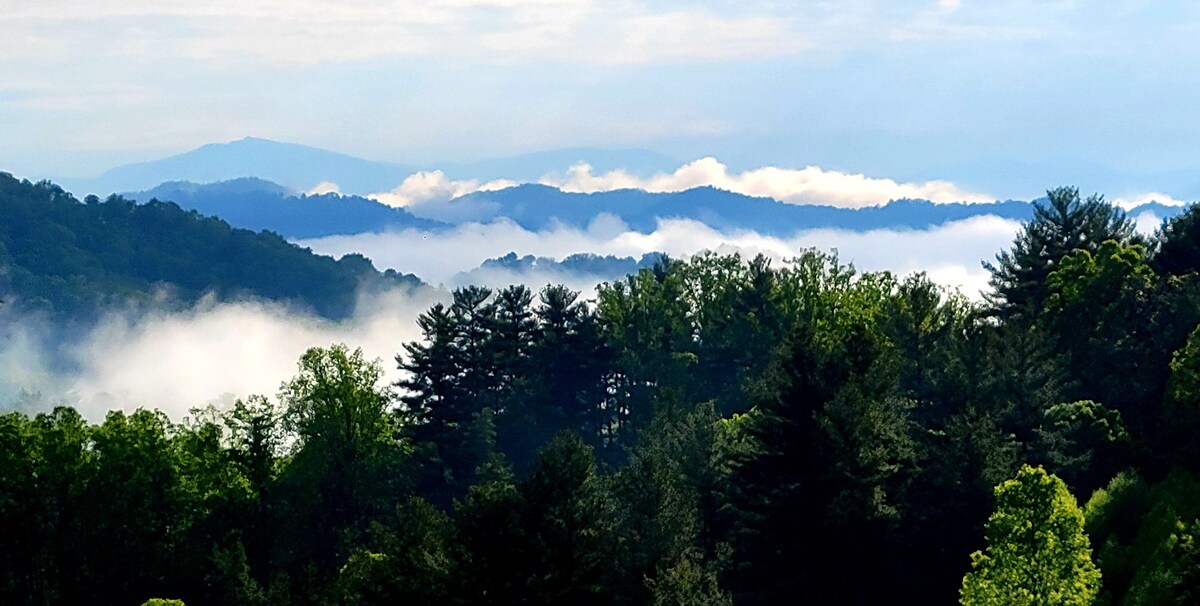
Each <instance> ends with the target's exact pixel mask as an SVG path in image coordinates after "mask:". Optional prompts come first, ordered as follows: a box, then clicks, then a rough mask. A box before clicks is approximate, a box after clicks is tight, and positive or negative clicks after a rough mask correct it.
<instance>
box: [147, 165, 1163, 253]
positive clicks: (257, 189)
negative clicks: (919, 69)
mask: <svg viewBox="0 0 1200 606" xmlns="http://www.w3.org/2000/svg"><path fill="white" fill-rule="evenodd" d="M128 197H130V198H132V199H135V200H138V201H141V202H147V201H149V200H151V199H158V200H163V201H171V202H175V203H176V204H178V205H180V206H181V207H183V208H186V209H191V210H196V211H197V212H200V213H202V214H206V215H216V216H218V217H221V218H222V219H224V220H226V221H228V222H229V223H230V224H231V225H234V226H237V227H242V228H246V229H252V230H256V231H258V230H264V229H267V230H270V231H274V232H276V233H279V234H280V235H283V236H285V237H289V238H293V239H311V238H320V237H324V236H333V235H350V234H356V233H365V232H384V231H389V230H400V229H420V230H427V231H436V230H441V229H446V228H449V227H450V226H451V225H454V224H462V223H467V222H488V221H492V220H497V219H501V218H504V219H507V220H510V221H513V222H514V223H516V224H518V225H520V226H521V227H523V228H525V229H527V230H530V231H541V230H545V229H551V228H554V227H556V226H567V227H573V228H577V229H586V228H587V227H588V226H589V225H590V224H591V223H592V222H593V221H594V220H595V219H596V218H597V217H600V216H602V215H609V216H612V217H615V218H617V219H619V220H620V221H622V222H623V223H624V224H626V225H627V226H628V227H629V229H632V230H636V231H638V232H641V233H649V232H652V231H654V229H656V228H657V226H658V222H659V221H660V220H663V219H690V220H695V221H699V222H701V223H704V224H705V225H708V226H709V227H712V228H713V229H716V230H718V231H726V232H728V231H738V230H747V231H755V232H758V233H762V234H767V235H774V236H791V235H793V234H795V233H796V232H797V231H801V230H809V229H842V230H849V231H870V230H877V229H929V228H932V227H936V226H939V225H944V224H946V223H950V222H953V221H961V220H964V219H970V218H973V217H981V216H994V217H1000V218H1003V219H1010V220H1016V221H1025V220H1028V219H1029V218H1030V217H1031V216H1032V212H1033V206H1032V204H1031V203H1029V202H1023V201H1016V200H1007V201H1003V202H995V203H982V204H963V203H953V204H935V203H932V202H929V201H926V200H893V201H890V202H888V203H887V204H883V205H881V206H872V207H866V208H858V209H851V208H839V207H834V206H820V205H798V204H786V203H783V202H779V201H777V200H773V199H770V198H758V197H753V196H746V195H743V194H738V193H733V192H729V191H724V190H720V189H716V188H713V187H698V188H695V189H690V190H687V191H682V192H672V193H650V192H645V191H641V190H616V191H609V192H600V193H592V194H580V193H569V192H563V191H561V190H559V189H557V188H554V187H549V186H546V185H535V184H528V185H519V186H516V187H511V188H508V189H503V190H499V191H489V192H478V193H474V194H469V195H467V196H462V197H460V198H456V199H454V200H450V201H448V202H432V203H425V204H420V205H416V206H412V207H408V208H407V209H405V208H394V207H391V206H387V205H385V204H382V203H380V202H378V201H376V200H373V199H370V198H364V197H361V196H345V195H337V194H324V195H314V196H306V195H296V194H295V193H293V192H292V191H291V190H289V189H288V188H286V187H283V186H280V185H278V184H275V183H272V182H270V181H266V180H263V179H255V178H243V179H235V180H231V181H222V182H217V183H209V184H195V183H190V182H169V183H164V184H162V185H160V186H158V187H156V188H154V189H151V190H147V191H144V192H137V193H132V194H128ZM1181 210H1182V208H1181V207H1178V206H1165V205H1162V204H1157V203H1149V204H1145V205H1142V206H1139V207H1137V208H1136V209H1133V210H1131V211H1130V212H1129V215H1130V216H1133V217H1136V216H1139V215H1141V214H1142V213H1144V212H1150V213H1153V214H1154V216H1156V217H1157V218H1158V219H1160V220H1161V219H1165V218H1167V217H1170V216H1174V215H1175V214H1177V213H1179V212H1180V211H1181Z"/></svg>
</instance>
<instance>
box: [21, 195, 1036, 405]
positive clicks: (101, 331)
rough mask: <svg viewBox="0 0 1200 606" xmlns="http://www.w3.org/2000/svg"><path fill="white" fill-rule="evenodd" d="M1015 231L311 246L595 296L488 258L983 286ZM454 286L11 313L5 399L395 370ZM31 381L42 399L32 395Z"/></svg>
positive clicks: (491, 232) (361, 241)
mask: <svg viewBox="0 0 1200 606" xmlns="http://www.w3.org/2000/svg"><path fill="white" fill-rule="evenodd" d="M1018 229H1019V225H1018V224H1017V223H1016V222H1013V221H1007V220H1003V219H999V218H996V217H991V216H984V217H976V218H972V219H969V220H965V221H960V222H957V223H950V224H947V225H943V226H941V227H938V228H934V229H930V230H921V231H916V230H912V231H910V230H877V231H869V232H848V231H843V230H834V229H820V230H807V231H801V232H797V233H796V234H795V235H793V236H791V237H787V238H777V237H770V236H764V235H761V234H758V233H754V232H747V231H741V232H731V233H722V232H719V231H717V230H714V229H712V228H711V227H709V226H707V225H704V224H703V223H699V222H696V221H691V220H666V221H662V222H660V223H659V225H658V228H657V229H656V230H654V231H653V232H651V233H638V232H634V231H631V230H629V229H628V228H627V226H626V225H624V224H623V223H622V222H621V221H620V220H618V219H615V218H613V217H611V216H603V217H600V218H597V219H596V220H595V221H593V222H592V223H591V224H590V225H589V226H588V228H587V229H576V228H571V227H565V226H559V227H556V228H553V229H549V230H545V231H541V232H532V231H528V230H525V229H523V228H521V227H520V226H518V225H516V224H514V223H512V222H510V221H507V220H501V221H496V222H493V223H488V224H467V225H461V226H458V227H456V228H454V229H450V230H445V231H441V232H423V231H418V230H408V231H402V232H395V233H382V234H360V235H356V236H345V237H341V236H339V237H331V238H322V239H318V240H310V241H306V242H302V243H301V244H302V245H305V246H310V247H312V248H313V249H314V250H315V251H317V252H321V253H331V254H342V253H345V252H351V251H357V252H362V253H364V254H366V255H367V256H369V257H371V258H372V259H374V260H375V262H376V265H377V266H379V267H381V268H382V267H393V268H396V269H398V270H402V271H405V272H413V273H416V274H418V275H419V276H421V277H422V278H424V279H425V280H427V281H431V282H433V283H435V284H436V283H442V284H445V285H446V286H455V285H459V284H462V283H465V282H468V281H469V282H472V283H482V284H485V285H490V286H496V287H500V286H505V285H508V284H512V283H517V282H523V283H525V284H528V285H529V286H530V287H531V288H534V289H537V288H539V287H540V286H542V285H545V284H546V283H564V284H567V285H568V286H570V287H572V288H575V289H577V290H582V291H584V292H585V296H588V297H590V296H593V295H594V292H595V282H596V277H595V276H591V275H574V274H570V273H569V272H564V271H561V269H556V268H553V267H551V268H549V269H546V270H535V271H533V272H513V271H511V270H507V269H503V268H490V269H480V267H479V266H480V264H481V262H482V261H484V260H485V259H487V258H493V257H496V256H499V255H502V254H504V253H506V252H508V251H516V252H517V254H519V255H525V254H532V255H537V256H544V257H554V258H559V259H561V258H563V257H566V256H568V255H570V254H573V253H578V252H592V253H595V254H599V255H616V256H620V257H626V256H632V257H640V256H641V255H642V254H644V253H647V252H656V251H662V252H666V253H668V254H670V255H672V256H675V257H687V256H689V255H692V254H695V253H697V252H700V251H703V250H712V251H716V252H722V253H728V252H739V253H742V254H743V255H754V254H758V253H763V254H766V255H768V256H770V257H773V258H775V259H780V260H782V259H785V258H788V257H793V256H795V255H796V254H797V253H798V252H800V251H802V250H804V249H807V248H816V249H818V250H826V251H828V250H831V249H836V250H837V252H838V254H839V257H840V258H841V259H842V260H843V261H845V262H852V263H854V265H855V266H856V267H858V268H859V269H862V270H885V269H886V270H891V271H893V272H895V273H897V274H900V275H905V274H908V273H911V272H914V271H925V272H927V273H928V274H929V276H930V277H931V278H932V279H934V280H935V281H937V282H939V283H942V284H946V285H949V286H953V287H957V288H960V289H962V290H963V292H965V293H967V294H968V295H971V294H974V295H975V296H977V295H978V292H979V291H980V290H981V289H982V288H984V287H985V286H986V281H987V273H986V272H985V271H984V270H983V269H982V268H981V267H980V261H981V260H983V259H987V258H991V256H992V255H994V254H995V253H996V252H997V251H999V250H1001V249H1002V248H1004V247H1005V246H1007V245H1008V244H1009V243H1010V242H1011V240H1012V238H1013V236H1014V235H1015V233H1016V232H1017V230H1018ZM446 296H447V292H446V290H443V289H426V290H423V291H420V292H418V293H416V294H408V293H401V292H399V291H396V292H389V293H384V294H376V295H364V296H362V297H361V298H360V301H359V305H358V310H357V313H356V314H355V316H354V317H352V318H350V319H348V320H345V321H341V322H332V321H329V320H324V319H320V318H316V317H313V316H312V315H310V314H307V313H304V312H300V311H297V310H295V309H291V308H289V307H286V306H283V305H279V304H274V303H265V302H237V303H216V302H213V301H205V302H202V303H200V304H198V305H197V306H195V307H194V308H192V309H190V310H187V311H183V312H179V311H172V312H167V311H158V312H150V313H140V314H137V315H131V314H127V313H113V314H111V315H109V316H108V317H107V318H106V319H104V320H103V321H101V322H100V323H99V325H98V326H97V327H96V328H94V329H92V330H90V331H87V332H85V333H83V334H81V335H79V336H73V338H72V339H71V341H70V342H68V343H65V344H64V343H61V342H56V343H54V344H49V343H50V342H49V341H47V340H46V339H45V338H43V337H41V336H40V335H39V334H38V333H37V331H36V330H34V329H31V328H28V327H29V326H34V325H36V324H35V323H32V322H20V321H14V320H17V319H14V318H7V319H6V320H5V321H3V322H0V326H4V327H6V332H5V333H4V334H0V407H10V406H12V405H14V402H18V401H20V400H22V399H23V400H24V402H25V403H24V405H25V406H26V407H30V408H33V409H44V408H47V407H49V406H51V405H53V404H55V403H58V402H67V403H70V404H72V405H75V406H77V407H78V408H79V409H80V410H81V411H82V412H83V413H84V414H85V415H86V416H88V417H89V418H92V419H100V418H102V417H103V415H104V413H105V412H106V411H108V410H111V409H126V410H128V409H132V408H135V407H139V406H146V407H155V408H160V409H162V410H164V411H166V412H167V413H168V414H169V415H171V417H172V418H175V419H178V418H180V417H182V416H184V415H185V414H187V412H188V411H189V410H190V409H192V408H194V407H198V406H204V405H206V404H209V403H217V404H218V405H228V404H229V403H231V402H232V401H233V400H234V399H235V398H243V397H246V396H248V395H251V394H266V395H274V394H275V393H277V391H278V389H279V386H280V384H281V383H282V382H283V381H285V380H287V379H289V378H291V377H292V376H294V375H295V373H296V362H297V360H298V359H299V357H300V355H301V354H302V353H303V352H304V351H305V350H306V349H307V348H309V347H313V346H328V345H330V344H332V343H339V342H340V343H346V344H348V345H350V346H351V347H362V348H363V350H364V352H365V353H366V355H367V356H368V357H370V358H379V359H381V360H382V362H383V368H384V370H385V371H386V372H387V373H388V380H394V379H396V378H398V371H397V369H396V367H395V363H394V361H393V358H394V356H395V355H396V354H397V353H398V352H400V351H401V348H402V345H403V344H404V343H406V342H409V341H413V340H416V339H419V337H420V334H419V330H418V328H417V326H416V322H415V319H416V317H417V315H418V314H420V313H421V312H423V311H425V310H426V309H428V307H429V306H430V305H431V304H432V303H433V302H434V301H437V300H444V299H445V297H446ZM23 391H24V392H28V393H30V394H36V397H30V396H24V397H23V396H22V395H21V393H22V392H23Z"/></svg>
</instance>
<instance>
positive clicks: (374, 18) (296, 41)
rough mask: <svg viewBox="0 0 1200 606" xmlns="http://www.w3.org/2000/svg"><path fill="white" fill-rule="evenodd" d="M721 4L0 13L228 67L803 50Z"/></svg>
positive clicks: (26, 27) (482, 2)
mask: <svg viewBox="0 0 1200 606" xmlns="http://www.w3.org/2000/svg"><path fill="white" fill-rule="evenodd" d="M721 8H723V9H725V11H724V12H717V11H715V10H712V9H709V8H706V7H703V6H688V7H686V8H676V9H668V10H659V9H657V8H656V7H654V5H653V4H651V3H648V2H639V1H634V0H616V1H603V2H602V1H599V0H425V1H416V0H399V1H389V0H365V1H359V2H354V3H347V2H335V1H332V0H292V1H286V2H285V1H283V0H240V1H236V2H233V1H227V0H217V1H205V2H201V1H199V0H176V1H174V2H168V3H163V2H150V1H147V0H115V1H111V2H83V1H82V0H47V1H46V2H38V3H21V4H20V5H18V6H15V7H6V9H7V10H6V12H7V15H5V18H6V19H7V20H8V21H9V22H11V23H13V24H16V25H18V26H19V28H20V29H19V30H18V33H21V32H33V33H40V32H42V31H45V30H47V29H50V30H52V29H54V26H61V25H78V24H90V25H94V26H96V27H97V28H103V27H110V28H111V27H118V28H120V27H123V28H128V29H133V30H138V31H139V32H141V33H143V34H146V35H144V36H141V37H132V38H127V37H114V38H112V39H115V40H117V44H118V46H120V47H121V50H122V52H128V53H129V54H130V55H131V56H140V57H147V56H152V55H153V54H154V53H159V54H163V53H167V54H170V53H176V54H177V55H180V56H184V57H188V58H192V59H198V60H202V61H208V62H218V63H227V64H239V63H244V62H246V61H253V62H259V63H266V64H271V65H291V66H295V65H312V64H322V63H337V62H344V61H360V60H366V59H371V58H376V57H414V56H420V57H431V56H437V57H447V58H464V57H465V58H471V59H481V60H483V61H485V62H488V63H511V62H525V61H538V62H545V61H546V60H551V61H579V62H585V63H591V64H603V65H612V64H647V63H658V62H676V61H694V60H713V59H740V58H752V57H770V56H776V55H782V54H790V53H794V52H798V51H800V50H803V49H804V48H805V46H806V44H805V43H804V42H802V40H804V36H803V35H801V34H800V32H798V31H797V29H796V26H795V23H794V22H793V20H792V19H791V18H790V17H786V16H779V15H778V14H773V13H774V12H778V11H769V10H763V11H759V12H756V11H755V8H754V7H752V6H747V7H743V8H740V9H739V10H737V11H735V12H730V11H729V10H728V8H729V7H728V6H725V7H721ZM151 23H152V24H153V25H154V26H150V25H149V24H151ZM164 25H165V27H164ZM159 32H162V33H159ZM166 32H172V33H174V34H176V35H177V37H176V39H174V40H172V41H171V42H172V43H171V44H159V43H155V42H154V40H147V37H149V38H153V39H155V40H157V39H158V38H159V37H163V38H165V37H166V36H168V35H169V34H167V33H166ZM33 33H28V34H23V35H24V36H26V37H29V38H30V39H32V38H33ZM180 33H182V34H183V35H182V36H178V34H180ZM160 41H162V42H165V41H166V40H165V39H163V40H160ZM110 44H111V41H110Z"/></svg>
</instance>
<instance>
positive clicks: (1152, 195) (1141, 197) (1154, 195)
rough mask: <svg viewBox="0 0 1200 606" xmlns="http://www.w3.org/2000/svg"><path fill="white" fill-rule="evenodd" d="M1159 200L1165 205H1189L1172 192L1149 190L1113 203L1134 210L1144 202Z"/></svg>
mask: <svg viewBox="0 0 1200 606" xmlns="http://www.w3.org/2000/svg"><path fill="white" fill-rule="evenodd" d="M1151 202H1158V203H1159V204H1162V205H1164V206H1187V205H1188V202H1185V201H1183V200H1178V199H1176V198H1174V197H1172V196H1171V195H1170V194H1164V193H1161V192H1149V193H1145V194H1137V195H1132V196H1124V197H1121V198H1117V199H1115V200H1113V204H1115V205H1117V206H1120V207H1121V208H1123V209H1125V210H1133V209H1134V208H1137V207H1139V206H1141V205H1143V204H1149V203H1151Z"/></svg>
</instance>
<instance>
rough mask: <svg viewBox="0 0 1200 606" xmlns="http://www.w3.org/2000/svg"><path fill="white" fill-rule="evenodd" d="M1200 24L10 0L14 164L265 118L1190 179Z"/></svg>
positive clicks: (791, 162)
mask: <svg viewBox="0 0 1200 606" xmlns="http://www.w3.org/2000/svg"><path fill="white" fill-rule="evenodd" d="M1198 34H1200V5H1198V4H1197V3H1194V2H1125V1H1120V0H1111V1H1105V2H1083V1H1060V2H1053V1H1048V2H1035V1H1022V2H1009V1H1003V0H992V1H987V2H982V1H979V2H975V1H972V0H959V1H951V0H940V1H938V0H928V1H921V2H883V1H869V0H847V1H841V2H810V1H787V2H782V1H759V0H741V1H725V0H721V1H710V2H663V1H658V2H652V3H651V2H640V1H634V0H603V1H601V0H440V1H439V0H421V1H407V0H401V1H387V2H384V1H375V0H358V1H352V2H327V1H325V0H206V1H202V2H197V1H193V0H175V1H173V2H157V1H150V0H108V1H105V2H94V1H90V0H41V1H39V2H31V1H28V0H0V112H2V114H3V116H4V120H3V121H0V170H8V171H12V172H15V173H18V174H23V175H31V176H45V175H88V174H94V173H98V172H100V171H101V170H103V169H105V168H108V167H111V166H113V165H116V164H121V163H125V162H129V161H136V160H145V159H152V158H157V157H161V156H163V155H166V154H169V153H177V152H181V151H184V150H187V149H190V148H193V147H196V146H198V145H201V144H203V143H207V142H212V141H224V140H231V139H237V138H241V137H243V136H246V135H255V136H260V137H268V138H272V139H278V140H285V141H294V142H300V143H305V144H308V145H314V146H318V147H325V148H330V149H334V150H337V151H341V152H345V153H350V154H354V155H359V156H363V157H368V158H372V159H379V160H390V161H397V162H411V163H418V164H423V165H428V164H431V163H435V162H437V161H441V160H445V161H467V160H473V159H480V158H486V157H492V156H502V155H508V154H517V153H522V152H529V151H537V150H543V149H552V148H557V147H583V146H587V147H606V148H630V147H633V148H646V149H651V150H656V151H659V152H663V153H666V154H669V155H672V156H674V157H677V158H679V159H680V160H681V161H690V160H694V159H697V158H700V157H703V156H715V157H717V158H720V159H721V161H723V162H725V163H727V164H728V165H729V166H730V167H731V168H734V169H738V170H745V169H749V168H755V167H759V166H768V165H771V166H789V167H803V166H807V165H820V166H821V167H823V168H826V169H831V170H840V171H848V172H862V173H866V174H869V175H872V176H878V177H886V178H895V179H903V180H927V179H948V180H952V181H954V182H955V183H958V184H961V185H962V186H963V187H965V188H968V189H974V190H983V191H987V192H988V193H991V194H994V195H996V196H998V197H1021V196H1024V197H1029V196H1030V195H1031V194H1036V191H1034V192H1031V191H1029V190H1030V188H1031V187H1033V184H1034V183H1037V184H1041V183H1044V182H1045V181H1046V180H1049V179H1057V181H1055V182H1050V183H1045V184H1044V187H1050V186H1054V185H1058V184H1060V183H1061V182H1075V183H1077V184H1078V185H1080V186H1081V187H1083V188H1084V189H1085V190H1090V189H1100V190H1104V191H1107V192H1108V193H1109V194H1110V195H1112V196H1119V195H1127V194H1134V193H1139V192H1144V191H1151V190H1154V191H1164V192H1166V193H1168V194H1172V195H1176V196H1190V195H1192V193H1191V192H1193V191H1196V195H1200V171H1197V172H1196V175H1197V176H1196V177H1195V178H1193V177H1191V173H1192V171H1193V169H1197V168H1200V111H1197V108H1200V69H1197V67H1198V66H1200V61H1198V59H1200V45H1197V44H1196V39H1197V37H1198ZM1089 180H1090V181H1091V183H1088V182H1086V181H1089ZM1080 181H1085V182H1080ZM1112 189H1116V191H1112Z"/></svg>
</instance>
